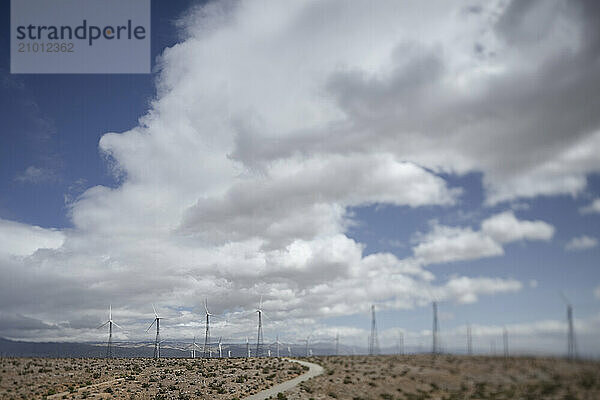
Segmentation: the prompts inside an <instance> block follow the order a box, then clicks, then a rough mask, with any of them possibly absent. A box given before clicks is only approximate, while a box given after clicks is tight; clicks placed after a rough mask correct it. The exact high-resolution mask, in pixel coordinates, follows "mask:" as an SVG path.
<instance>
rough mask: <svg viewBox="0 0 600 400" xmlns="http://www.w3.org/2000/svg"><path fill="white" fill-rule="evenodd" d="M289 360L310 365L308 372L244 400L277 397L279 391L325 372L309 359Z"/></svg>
mask: <svg viewBox="0 0 600 400" xmlns="http://www.w3.org/2000/svg"><path fill="white" fill-rule="evenodd" d="M287 360H288V361H292V362H296V363H298V364H300V365H304V366H306V367H308V372H307V373H305V374H303V375H300V376H297V377H295V378H294V379H290V380H289V381H285V382H283V383H280V384H278V385H275V386H273V387H270V388H269V389H265V390H263V391H261V392H258V393H255V394H253V395H252V396H248V397H244V398H243V399H242V400H264V399H267V398H269V397H270V396H273V397H276V396H277V393H281V392H285V391H286V390H289V389H291V388H293V387H294V386H296V385H298V384H299V383H301V382H304V381H306V380H308V379H310V378H313V377H315V376H319V375H321V374H322V373H323V372H324V369H323V367H321V366H320V365H318V364H314V363H310V362H308V361H300V360H292V359H291V358H288V359H287Z"/></svg>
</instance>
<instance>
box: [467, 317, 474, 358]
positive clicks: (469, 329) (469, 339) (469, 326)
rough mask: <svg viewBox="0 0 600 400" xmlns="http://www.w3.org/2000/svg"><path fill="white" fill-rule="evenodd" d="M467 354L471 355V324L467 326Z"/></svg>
mask: <svg viewBox="0 0 600 400" xmlns="http://www.w3.org/2000/svg"><path fill="white" fill-rule="evenodd" d="M467 354H468V355H470V356H472V355H473V334H472V332H471V324H470V323H468V324H467Z"/></svg>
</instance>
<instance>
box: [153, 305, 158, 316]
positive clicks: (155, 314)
mask: <svg viewBox="0 0 600 400" xmlns="http://www.w3.org/2000/svg"><path fill="white" fill-rule="evenodd" d="M152 311H154V316H155V317H157V318H158V314H157V313H156V308H154V304H152Z"/></svg>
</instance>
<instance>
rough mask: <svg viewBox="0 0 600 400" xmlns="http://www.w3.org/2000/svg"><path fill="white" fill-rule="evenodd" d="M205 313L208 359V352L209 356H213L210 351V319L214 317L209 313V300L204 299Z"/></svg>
mask: <svg viewBox="0 0 600 400" xmlns="http://www.w3.org/2000/svg"><path fill="white" fill-rule="evenodd" d="M204 311H206V333H205V334H204V358H206V352H207V351H208V352H209V356H212V352H211V351H209V349H208V347H209V345H210V317H212V316H213V315H212V314H211V313H210V312H209V311H208V299H206V298H205V299H204Z"/></svg>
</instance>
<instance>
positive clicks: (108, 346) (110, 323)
mask: <svg viewBox="0 0 600 400" xmlns="http://www.w3.org/2000/svg"><path fill="white" fill-rule="evenodd" d="M106 325H108V342H107V343H106V358H112V357H113V353H112V331H113V329H112V328H113V325H114V326H116V327H117V328H120V329H123V328H121V327H120V326H119V325H117V323H116V322H114V321H113V320H112V305H109V306H108V321H106V322H105V323H103V324H102V325H100V326H99V327H98V328H96V329H100V328H102V327H104V326H106Z"/></svg>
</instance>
